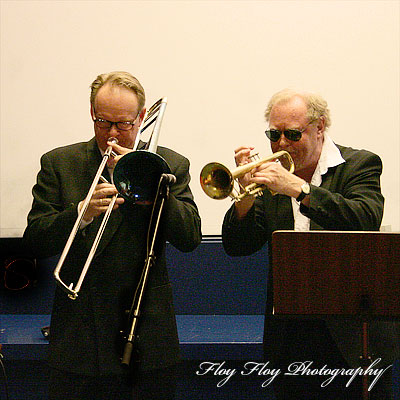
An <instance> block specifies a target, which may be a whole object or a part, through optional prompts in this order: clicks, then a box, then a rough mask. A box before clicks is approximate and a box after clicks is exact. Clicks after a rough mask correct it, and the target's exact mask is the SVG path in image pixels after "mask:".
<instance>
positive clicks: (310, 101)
mask: <svg viewBox="0 0 400 400" xmlns="http://www.w3.org/2000/svg"><path fill="white" fill-rule="evenodd" d="M296 96H299V97H301V98H302V99H303V100H304V101H305V102H306V104H307V110H308V111H307V117H308V119H309V121H315V120H317V119H319V118H320V117H324V119H325V129H328V128H329V127H330V125H331V116H330V111H329V108H328V103H327V102H326V100H324V99H323V98H322V97H321V96H320V95H319V94H315V93H308V92H298V91H295V90H293V89H283V90H281V91H279V92H277V93H275V94H274V95H273V96H272V97H271V100H270V101H269V103H268V106H267V109H266V110H265V113H264V117H265V120H266V121H267V122H269V118H270V115H271V110H272V107H274V106H275V105H276V104H278V103H284V102H286V101H289V100H290V99H292V98H293V97H296Z"/></svg>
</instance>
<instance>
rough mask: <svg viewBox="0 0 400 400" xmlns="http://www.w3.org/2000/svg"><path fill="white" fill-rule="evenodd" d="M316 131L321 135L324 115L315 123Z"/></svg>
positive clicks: (323, 128)
mask: <svg viewBox="0 0 400 400" xmlns="http://www.w3.org/2000/svg"><path fill="white" fill-rule="evenodd" d="M317 129H318V133H319V134H321V135H323V134H324V132H325V117H319V119H318V124H317Z"/></svg>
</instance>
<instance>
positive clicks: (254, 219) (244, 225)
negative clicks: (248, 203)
mask: <svg viewBox="0 0 400 400" xmlns="http://www.w3.org/2000/svg"><path fill="white" fill-rule="evenodd" d="M262 205H263V203H262V202H261V201H259V199H256V201H255V203H254V205H253V207H252V208H251V209H250V210H249V212H248V213H247V214H246V216H245V217H244V218H242V219H240V220H239V219H238V218H237V217H236V214H235V205H232V207H231V208H230V209H229V210H228V212H227V213H226V214H225V218H224V222H223V224H222V244H223V246H224V250H225V252H226V253H227V254H228V255H230V256H247V255H250V254H253V253H255V252H256V251H258V250H260V249H261V247H262V246H263V245H264V244H265V243H266V242H267V240H268V226H267V221H266V218H265V215H264V212H263V207H262Z"/></svg>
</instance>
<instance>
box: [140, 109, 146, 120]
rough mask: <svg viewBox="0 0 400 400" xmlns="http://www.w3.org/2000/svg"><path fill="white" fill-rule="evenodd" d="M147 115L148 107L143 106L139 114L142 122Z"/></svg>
mask: <svg viewBox="0 0 400 400" xmlns="http://www.w3.org/2000/svg"><path fill="white" fill-rule="evenodd" d="M145 115H146V107H143V108H142V110H141V111H140V114H139V119H140V123H142V121H143V119H144V116H145Z"/></svg>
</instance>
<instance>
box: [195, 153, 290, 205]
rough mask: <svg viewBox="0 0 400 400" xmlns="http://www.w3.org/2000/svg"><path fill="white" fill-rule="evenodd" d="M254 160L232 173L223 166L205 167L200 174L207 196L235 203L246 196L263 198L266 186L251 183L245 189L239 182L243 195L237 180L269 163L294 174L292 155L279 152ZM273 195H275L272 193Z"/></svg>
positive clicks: (213, 163)
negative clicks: (238, 188)
mask: <svg viewBox="0 0 400 400" xmlns="http://www.w3.org/2000/svg"><path fill="white" fill-rule="evenodd" d="M250 158H251V159H252V161H251V162H249V163H248V164H244V165H241V166H239V167H237V168H235V169H233V170H232V171H230V170H229V169H228V168H227V167H225V166H224V165H223V164H220V163H217V162H212V163H209V164H207V165H206V166H204V167H203V169H202V170H201V173H200V185H201V187H202V188H203V190H204V192H205V193H206V195H207V196H209V197H211V198H212V199H217V200H221V199H225V198H227V197H228V196H229V197H231V198H232V199H233V200H234V201H240V200H242V199H243V198H244V197H246V196H255V197H256V196H261V195H262V193H263V190H264V189H265V185H259V184H257V183H251V184H250V185H247V186H246V187H243V186H242V185H241V184H240V183H239V182H238V183H239V186H240V189H241V193H240V192H239V191H238V190H236V188H235V187H234V183H235V180H236V179H238V178H240V177H241V176H243V175H244V174H246V173H248V172H250V171H251V170H252V169H253V168H256V167H258V166H259V165H261V164H263V163H265V162H267V161H275V162H279V163H280V164H281V165H282V166H283V167H284V168H285V169H287V170H288V171H289V172H290V173H293V172H294V162H293V159H292V157H291V155H290V154H289V153H288V152H287V151H285V150H281V151H278V152H276V153H274V154H272V155H270V156H268V157H265V158H263V159H258V155H257V154H255V155H253V156H251V157H250ZM271 193H272V194H275V193H274V192H272V191H271Z"/></svg>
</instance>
